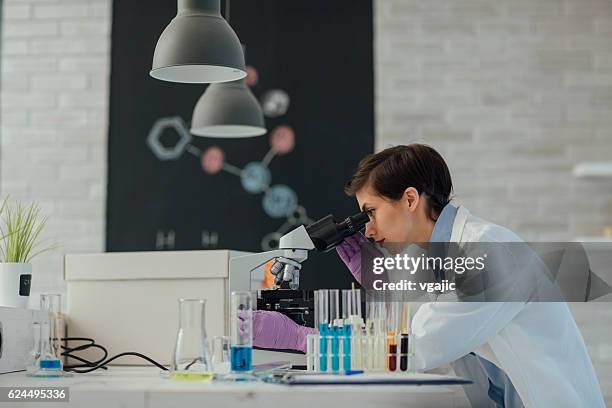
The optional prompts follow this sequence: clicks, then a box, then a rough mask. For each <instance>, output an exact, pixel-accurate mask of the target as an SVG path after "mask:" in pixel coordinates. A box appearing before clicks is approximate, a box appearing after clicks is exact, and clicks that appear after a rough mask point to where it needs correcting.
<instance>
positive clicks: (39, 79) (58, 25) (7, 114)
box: [0, 0, 111, 298]
mask: <svg viewBox="0 0 612 408" xmlns="http://www.w3.org/2000/svg"><path fill="white" fill-rule="evenodd" d="M3 3H4V7H3V21H2V44H1V46H2V56H1V63H2V78H1V81H0V92H1V94H0V96H1V104H2V111H1V117H0V121H1V128H0V138H1V140H2V143H1V150H0V191H1V193H2V196H3V197H4V196H6V195H10V197H11V198H13V199H16V200H24V201H30V200H35V201H38V202H39V203H40V205H41V207H42V209H43V212H44V213H45V214H46V215H48V216H49V225H48V228H47V229H46V231H45V236H46V238H49V239H51V240H53V241H56V242H58V243H59V244H61V248H60V249H59V250H56V251H54V252H52V253H49V254H46V255H41V256H39V257H37V258H35V259H34V262H33V263H34V272H33V273H34V277H33V291H34V292H36V293H38V292H41V291H47V292H49V291H63V290H64V285H63V283H62V280H61V278H62V257H63V254H64V253H65V252H84V251H94V252H99V251H103V250H104V242H105V240H104V230H105V206H106V204H105V197H106V138H107V131H108V129H107V117H108V84H109V80H108V79H109V70H110V55H109V51H110V25H111V2H110V0H77V1H64V0H4V1H3ZM34 298H37V296H34Z"/></svg>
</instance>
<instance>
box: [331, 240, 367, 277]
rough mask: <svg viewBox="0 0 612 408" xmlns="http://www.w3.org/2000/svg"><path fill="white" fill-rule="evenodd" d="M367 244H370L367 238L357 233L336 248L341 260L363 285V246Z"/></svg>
mask: <svg viewBox="0 0 612 408" xmlns="http://www.w3.org/2000/svg"><path fill="white" fill-rule="evenodd" d="M365 242H368V240H367V239H366V237H365V236H364V235H363V234H362V233H361V232H357V233H355V234H353V235H351V236H348V237H346V238H344V241H342V242H341V243H340V244H339V245H338V246H336V252H338V255H340V259H342V262H344V264H345V265H346V267H347V268H348V270H349V271H351V274H353V277H354V278H355V279H356V280H357V282H359V283H361V244H362V243H365Z"/></svg>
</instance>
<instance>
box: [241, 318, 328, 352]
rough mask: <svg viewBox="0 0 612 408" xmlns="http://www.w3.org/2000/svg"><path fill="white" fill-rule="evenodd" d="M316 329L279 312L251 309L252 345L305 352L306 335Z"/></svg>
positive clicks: (314, 332)
mask: <svg viewBox="0 0 612 408" xmlns="http://www.w3.org/2000/svg"><path fill="white" fill-rule="evenodd" d="M316 333H318V331H317V329H314V328H312V327H304V326H300V325H299V324H297V323H295V322H294V321H293V320H291V319H290V318H288V317H287V316H285V315H284V314H282V313H279V312H270V311H267V310H254V311H253V345H254V346H256V347H264V348H270V349H291V350H299V351H301V352H304V353H305V352H306V335H308V334H316Z"/></svg>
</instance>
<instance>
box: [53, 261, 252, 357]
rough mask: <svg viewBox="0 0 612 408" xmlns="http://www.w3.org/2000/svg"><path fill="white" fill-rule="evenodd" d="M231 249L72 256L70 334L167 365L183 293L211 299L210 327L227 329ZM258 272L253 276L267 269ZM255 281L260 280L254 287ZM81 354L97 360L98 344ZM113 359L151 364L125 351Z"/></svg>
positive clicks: (215, 331) (217, 331)
mask: <svg viewBox="0 0 612 408" xmlns="http://www.w3.org/2000/svg"><path fill="white" fill-rule="evenodd" d="M245 254H247V253H246V252H238V251H229V250H205V251H162V252H113V253H103V254H78V255H66V259H65V269H64V272H65V279H66V282H67V311H66V314H67V326H68V336H70V337H89V338H92V339H94V340H95V341H96V343H97V344H100V345H102V346H104V347H105V348H106V349H107V350H108V352H109V357H110V356H113V355H115V354H118V353H121V352H125V351H136V352H139V353H142V354H145V355H147V356H149V357H151V358H153V359H154V360H155V361H157V362H160V363H162V364H169V362H170V356H171V354H172V351H173V348H174V342H175V340H176V332H177V328H178V317H179V316H178V299H179V298H204V299H206V330H207V334H208V336H209V339H210V338H212V336H216V335H223V334H227V327H226V326H227V318H226V315H227V301H228V291H229V289H228V276H229V258H230V257H233V256H239V255H245ZM259 275H260V274H259V273H256V274H253V276H252V278H253V279H261V278H263V274H261V276H259ZM255 287H257V286H255ZM79 355H82V356H84V357H85V358H88V359H92V360H97V359H99V358H100V352H99V351H95V350H94V351H91V352H88V353H83V352H81V353H80V354H79ZM113 363H115V364H133V365H142V364H148V363H147V362H146V361H145V360H142V359H139V358H137V357H122V358H120V359H118V360H115V361H114V362H113Z"/></svg>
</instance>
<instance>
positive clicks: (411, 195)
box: [402, 187, 420, 212]
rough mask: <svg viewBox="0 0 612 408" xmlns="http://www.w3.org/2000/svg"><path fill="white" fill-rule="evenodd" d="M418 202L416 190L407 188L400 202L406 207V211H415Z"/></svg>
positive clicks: (418, 197)
mask: <svg viewBox="0 0 612 408" xmlns="http://www.w3.org/2000/svg"><path fill="white" fill-rule="evenodd" d="M419 200H420V196H419V192H418V191H417V189H416V188H414V187H408V188H407V189H406V190H404V195H403V199H402V201H403V202H404V204H405V205H406V208H407V209H408V211H411V212H412V211H416V209H417V207H418V206H419Z"/></svg>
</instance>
